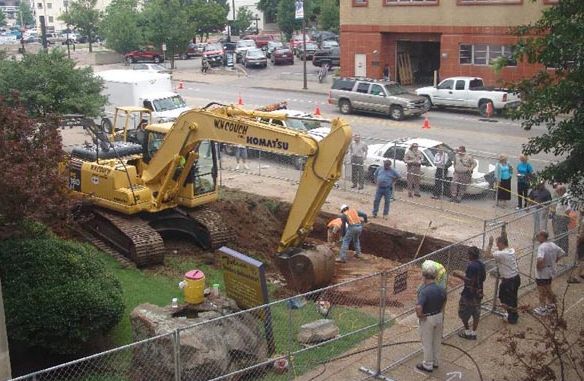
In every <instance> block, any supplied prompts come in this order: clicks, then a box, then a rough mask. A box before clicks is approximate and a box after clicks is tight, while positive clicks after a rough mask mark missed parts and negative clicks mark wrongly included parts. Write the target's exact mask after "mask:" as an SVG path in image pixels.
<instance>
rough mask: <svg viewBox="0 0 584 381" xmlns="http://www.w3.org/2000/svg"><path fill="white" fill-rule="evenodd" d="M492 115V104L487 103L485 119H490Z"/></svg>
mask: <svg viewBox="0 0 584 381" xmlns="http://www.w3.org/2000/svg"><path fill="white" fill-rule="evenodd" d="M492 115H493V103H492V102H488V103H487V118H490V117H491V116H492Z"/></svg>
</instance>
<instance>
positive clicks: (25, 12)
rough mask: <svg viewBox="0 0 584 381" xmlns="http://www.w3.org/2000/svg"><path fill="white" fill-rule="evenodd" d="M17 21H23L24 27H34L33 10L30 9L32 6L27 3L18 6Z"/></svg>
mask: <svg viewBox="0 0 584 381" xmlns="http://www.w3.org/2000/svg"><path fill="white" fill-rule="evenodd" d="M21 15H22V16H21ZM16 20H18V22H21V20H22V23H23V24H24V25H34V16H33V14H32V9H30V4H29V3H28V2H27V1H21V2H20V5H19V6H18V13H17V14H16ZM24 25H21V26H24Z"/></svg>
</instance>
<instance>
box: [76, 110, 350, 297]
mask: <svg viewBox="0 0 584 381" xmlns="http://www.w3.org/2000/svg"><path fill="white" fill-rule="evenodd" d="M126 111H128V112H129V113H132V112H134V113H135V112H138V113H141V112H142V111H144V110H126ZM144 116H147V111H144ZM262 118H264V119H266V120H267V119H277V120H286V119H287V116H286V115H285V114H281V115H274V114H273V113H270V114H268V115H266V114H265V113H264V112H259V111H246V110H243V109H240V108H237V107H234V106H225V105H220V104H216V103H210V104H209V105H207V106H205V107H203V108H201V109H193V110H190V111H187V112H184V113H183V114H181V115H180V116H179V117H178V119H177V120H176V121H175V122H174V123H160V124H148V125H146V126H141V128H138V129H135V130H132V133H131V135H127V134H128V131H127V123H126V128H124V129H120V131H121V133H123V134H124V135H123V136H122V137H120V136H118V138H116V137H115V136H109V137H108V136H105V133H104V132H100V131H97V130H96V131H94V132H95V134H96V136H97V139H96V140H95V144H93V145H85V146H80V147H76V148H74V149H73V151H72V153H71V160H70V165H69V186H70V188H71V189H72V190H73V191H74V192H78V193H79V194H81V195H83V196H84V198H85V199H86V200H87V201H89V202H90V204H91V212H92V213H91V214H92V216H91V218H90V219H89V220H88V222H87V223H86V225H87V228H88V229H89V230H91V231H92V232H93V233H94V234H96V235H98V236H99V237H100V238H101V239H103V240H105V241H106V242H107V243H108V244H110V245H111V246H113V247H114V248H115V249H117V250H118V251H120V252H121V253H122V254H124V255H125V256H127V257H128V258H129V259H131V260H132V261H134V262H135V263H136V265H137V266H139V267H142V266H148V265H153V264H160V263H162V262H163V259H164V244H163V240H162V236H161V234H162V235H163V234H165V233H170V232H179V233H183V234H187V235H189V236H190V237H192V238H193V239H194V240H195V241H196V242H197V243H198V244H199V245H200V246H202V247H203V248H217V247H220V246H222V245H223V243H225V242H226V241H227V240H228V238H229V234H230V233H229V232H230V229H229V225H228V224H229V222H223V221H222V220H221V218H220V216H218V215H216V214H215V213H213V212H212V211H210V210H209V209H208V208H205V205H207V204H209V203H212V202H214V201H216V200H217V199H218V190H219V184H218V182H217V177H218V167H217V156H218V152H217V151H216V147H217V145H216V144H214V143H227V144H235V145H243V146H247V147H250V148H255V149H258V150H264V151H270V152H274V153H279V154H286V155H301V156H306V157H307V162H306V165H305V167H304V172H303V173H302V176H301V179H300V183H299V186H298V190H297V193H296V196H295V199H294V201H293V203H292V206H291V209H290V214H289V216H288V220H287V223H286V226H285V228H284V231H283V233H282V236H281V239H280V243H279V246H278V248H277V256H276V263H277V264H278V267H279V268H280V270H281V272H282V273H283V274H284V275H285V277H286V278H287V279H288V282H289V284H290V285H291V287H293V288H294V289H296V290H299V291H300V290H307V289H311V288H314V287H320V286H324V285H326V284H328V283H329V282H330V280H331V278H332V275H333V272H334V254H332V252H330V250H327V249H325V248H324V247H317V248H315V249H314V250H305V247H303V244H304V239H305V238H306V236H307V235H308V234H309V233H310V231H311V229H312V226H313V224H314V220H315V217H316V215H317V214H318V212H319V211H320V208H321V206H322V204H323V203H324V201H325V199H326V197H327V196H328V194H329V192H330V191H331V189H332V187H333V186H334V184H335V182H336V181H337V179H338V178H339V177H340V175H341V170H342V161H343V157H344V155H345V152H346V150H347V147H348V145H349V143H350V140H351V128H350V126H349V125H348V124H347V123H345V122H344V121H342V120H340V119H334V120H332V122H331V129H330V133H329V134H328V135H327V136H325V137H324V138H323V139H322V140H320V141H317V140H316V139H315V138H313V137H312V136H310V135H308V134H306V133H303V132H299V131H295V130H291V129H286V128H282V127H281V126H278V125H274V124H270V123H265V122H262V121H261V120H262ZM140 119H142V115H140ZM146 120H147V118H146ZM120 131H118V133H120ZM113 133H114V134H115V133H116V132H115V131H114V132H113ZM250 239H253V237H250Z"/></svg>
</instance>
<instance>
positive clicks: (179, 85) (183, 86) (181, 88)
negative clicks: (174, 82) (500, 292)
mask: <svg viewBox="0 0 584 381" xmlns="http://www.w3.org/2000/svg"><path fill="white" fill-rule="evenodd" d="M184 88H185V83H184V82H183V81H179V82H178V86H177V87H176V89H177V90H183V89H184Z"/></svg>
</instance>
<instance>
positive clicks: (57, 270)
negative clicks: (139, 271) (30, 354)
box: [0, 237, 124, 354]
mask: <svg viewBox="0 0 584 381" xmlns="http://www.w3.org/2000/svg"><path fill="white" fill-rule="evenodd" d="M0 277H1V278H2V287H3V294H4V306H5V309H6V326H7V331H8V339H9V341H10V342H11V343H13V344H19V345H21V346H24V347H25V348H33V347H40V348H42V349H46V350H48V351H51V352H53V353H57V354H75V353H77V352H79V351H80V350H81V349H83V348H84V346H85V345H86V344H87V343H88V342H89V341H90V340H91V339H93V338H95V337H97V336H98V335H102V334H104V333H107V332H108V331H109V330H110V329H111V328H113V327H114V326H115V325H116V324H117V323H118V322H119V321H120V319H121V318H122V314H123V311H124V303H123V299H122V289H121V286H120V283H119V281H118V280H117V279H116V278H114V277H113V275H112V274H110V273H108V272H107V270H106V269H105V267H104V265H103V263H102V262H101V261H100V259H99V257H97V255H96V252H95V249H93V248H92V247H89V246H86V245H82V244H78V243H72V242H67V241H63V240H60V239H57V238H47V237H42V238H37V239H19V240H16V239H10V240H4V241H0Z"/></svg>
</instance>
